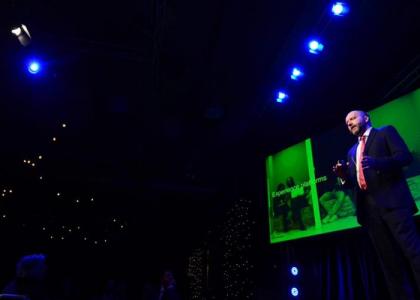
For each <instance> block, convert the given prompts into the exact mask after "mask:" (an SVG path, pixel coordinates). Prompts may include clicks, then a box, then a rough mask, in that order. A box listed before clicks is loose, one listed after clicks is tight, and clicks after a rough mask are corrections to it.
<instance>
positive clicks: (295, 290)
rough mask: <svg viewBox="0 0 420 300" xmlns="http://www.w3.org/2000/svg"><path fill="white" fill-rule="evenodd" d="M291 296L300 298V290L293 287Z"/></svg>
mask: <svg viewBox="0 0 420 300" xmlns="http://www.w3.org/2000/svg"><path fill="white" fill-rule="evenodd" d="M290 294H291V295H292V296H293V297H297V296H299V289H298V288H297V287H292V288H291V289H290Z"/></svg>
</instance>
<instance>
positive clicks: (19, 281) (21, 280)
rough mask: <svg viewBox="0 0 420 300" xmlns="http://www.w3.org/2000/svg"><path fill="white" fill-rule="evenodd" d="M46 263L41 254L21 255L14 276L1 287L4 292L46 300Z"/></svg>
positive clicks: (31, 298)
mask: <svg viewBox="0 0 420 300" xmlns="http://www.w3.org/2000/svg"><path fill="white" fill-rule="evenodd" d="M46 274H47V265H46V257H45V255H43V254H32V255H28V256H24V257H22V258H21V259H20V260H19V261H18V263H17V264H16V277H15V279H13V280H12V281H11V282H10V283H9V284H7V286H6V287H5V288H4V289H3V293H4V294H15V295H23V296H26V297H28V298H29V299H30V300H48V299H50V298H49V297H48V293H47V287H46V280H45V279H46Z"/></svg>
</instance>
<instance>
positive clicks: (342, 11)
mask: <svg viewBox="0 0 420 300" xmlns="http://www.w3.org/2000/svg"><path fill="white" fill-rule="evenodd" d="M331 12H332V13H333V15H335V16H338V17H342V16H344V15H346V14H347V13H348V12H349V7H348V6H347V4H346V3H344V2H336V3H334V4H333V6H332V8H331Z"/></svg>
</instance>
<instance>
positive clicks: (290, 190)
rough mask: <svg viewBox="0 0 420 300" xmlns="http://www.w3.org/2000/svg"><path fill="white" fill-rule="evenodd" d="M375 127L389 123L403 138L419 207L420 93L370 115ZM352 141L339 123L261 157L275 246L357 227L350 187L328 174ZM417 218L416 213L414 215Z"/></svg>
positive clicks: (382, 107) (407, 174)
mask: <svg viewBox="0 0 420 300" xmlns="http://www.w3.org/2000/svg"><path fill="white" fill-rule="evenodd" d="M369 114H370V116H371V120H372V124H373V126H374V127H376V128H378V127H381V126H385V125H393V126H394V127H395V128H396V129H397V131H398V132H399V133H400V135H401V136H402V138H403V139H404V140H405V142H406V144H407V146H408V148H409V150H410V152H411V153H412V155H413V158H414V160H413V162H412V163H411V164H410V166H408V167H406V168H405V169H404V172H405V175H406V178H407V183H408V185H409V188H410V190H411V193H412V195H413V197H414V198H415V200H416V204H417V207H419V208H420V90H417V91H414V92H412V93H410V94H408V95H405V96H403V97H401V98H398V99H396V100H394V101H391V102H389V103H386V104H384V105H382V106H380V107H378V108H375V109H373V110H371V111H369ZM356 142H357V140H356V138H355V137H354V136H352V135H351V134H350V133H349V132H348V130H347V128H346V126H345V125H344V116H343V124H342V125H339V126H337V127H335V128H332V129H331V130H329V131H327V132H325V133H324V134H321V135H319V136H316V137H313V138H309V139H307V140H305V141H303V142H301V143H298V144H296V145H293V146H291V147H288V148H286V149H284V150H281V151H280V152H278V153H276V154H273V155H270V156H268V157H267V159H266V171H267V190H268V197H267V198H268V214H269V222H268V223H269V231H270V232H269V233H270V242H271V243H280V242H285V241H290V240H295V239H300V238H306V237H310V236H314V235H319V234H326V233H330V232H336V231H341V230H348V229H352V228H356V227H358V226H359V224H358V223H357V220H356V216H355V210H356V208H355V204H354V199H353V195H352V190H351V189H344V188H343V187H342V186H341V184H340V182H339V181H338V180H337V177H336V176H335V175H334V174H333V173H332V166H333V165H334V164H335V163H336V162H337V160H346V158H347V151H348V150H349V149H350V148H351V146H352V145H353V144H354V143H356ZM418 214H419V213H418Z"/></svg>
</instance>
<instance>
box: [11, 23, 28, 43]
mask: <svg viewBox="0 0 420 300" xmlns="http://www.w3.org/2000/svg"><path fill="white" fill-rule="evenodd" d="M11 32H12V33H13V34H14V35H15V36H16V37H17V38H18V40H19V43H20V44H21V45H22V46H24V47H25V46H28V45H29V44H30V43H31V39H32V38H31V34H30V33H29V30H28V28H27V27H26V26H25V24H21V25H19V26H16V27H14V28H12V30H11Z"/></svg>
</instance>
